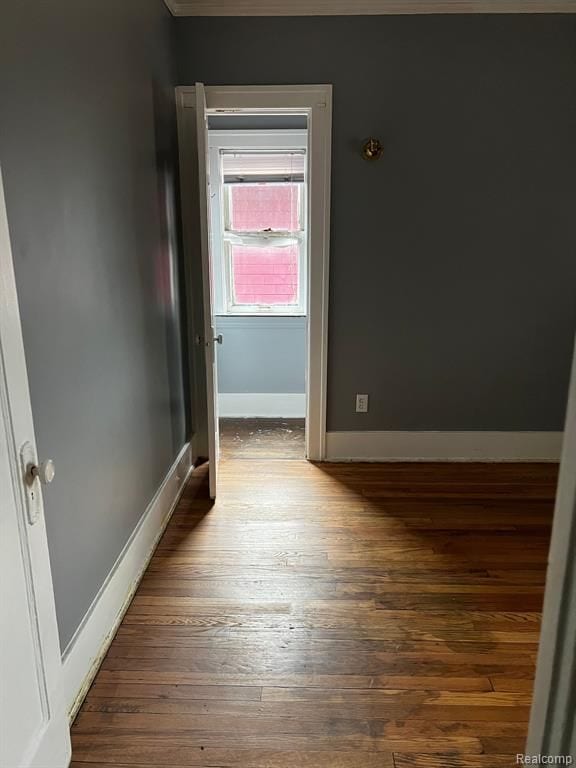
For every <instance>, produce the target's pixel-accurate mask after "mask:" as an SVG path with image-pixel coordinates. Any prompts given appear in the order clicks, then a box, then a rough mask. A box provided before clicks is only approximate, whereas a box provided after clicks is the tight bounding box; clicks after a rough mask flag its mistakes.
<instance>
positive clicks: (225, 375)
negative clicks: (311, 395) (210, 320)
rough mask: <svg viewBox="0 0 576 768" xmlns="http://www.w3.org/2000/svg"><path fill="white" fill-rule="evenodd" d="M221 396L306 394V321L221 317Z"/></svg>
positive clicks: (219, 360) (219, 318) (219, 368)
mask: <svg viewBox="0 0 576 768" xmlns="http://www.w3.org/2000/svg"><path fill="white" fill-rule="evenodd" d="M216 327H217V331H218V333H221V334H222V335H223V337H224V343H223V344H222V346H221V347H218V392H247V393H250V392H281V393H286V392H291V393H304V392H305V391H306V379H305V371H306V318H305V317H218V318H217V319H216Z"/></svg>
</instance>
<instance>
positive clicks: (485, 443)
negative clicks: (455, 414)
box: [326, 432, 562, 461]
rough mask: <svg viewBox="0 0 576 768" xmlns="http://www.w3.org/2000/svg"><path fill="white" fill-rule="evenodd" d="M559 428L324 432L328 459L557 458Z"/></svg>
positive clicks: (492, 459) (461, 459)
mask: <svg viewBox="0 0 576 768" xmlns="http://www.w3.org/2000/svg"><path fill="white" fill-rule="evenodd" d="M561 447H562V432H328V433H327V434H326V457H327V460H328V461H558V460H559V459H560V452H561Z"/></svg>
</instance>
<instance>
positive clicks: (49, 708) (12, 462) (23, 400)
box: [0, 168, 71, 768]
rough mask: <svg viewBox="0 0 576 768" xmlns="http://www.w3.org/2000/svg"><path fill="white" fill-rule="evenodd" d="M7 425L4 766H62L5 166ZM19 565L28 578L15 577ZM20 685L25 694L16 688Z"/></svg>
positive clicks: (0, 311) (49, 599)
mask: <svg viewBox="0 0 576 768" xmlns="http://www.w3.org/2000/svg"><path fill="white" fill-rule="evenodd" d="M0 420H1V422H2V425H1V427H0V452H1V454H2V455H1V459H0V461H1V462H2V465H3V467H2V469H3V470H4V469H5V470H6V471H7V474H8V476H9V477H10V481H9V482H8V483H6V485H7V486H8V487H4V485H3V486H2V487H1V488H0V502H1V507H2V511H1V515H2V537H3V543H4V545H5V546H6V547H9V556H8V557H7V558H5V557H4V555H5V553H6V551H2V553H1V558H0V559H1V561H2V567H1V568H0V579H2V584H3V585H5V586H6V587H7V589H4V587H3V589H2V595H1V598H0V599H1V614H2V615H1V617H0V618H1V620H2V623H3V622H5V621H6V620H8V621H10V622H11V626H10V630H9V632H8V631H5V627H4V624H3V626H2V629H1V631H2V633H3V635H2V638H3V641H4V642H2V643H0V645H1V646H2V648H1V652H2V654H3V658H4V660H5V661H6V660H7V659H10V661H9V662H8V663H10V664H11V669H12V670H13V672H14V673H15V677H14V678H10V679H8V680H7V679H3V680H2V686H3V688H4V690H3V692H2V701H1V702H0V718H2V729H1V734H0V763H2V765H6V764H7V763H6V760H9V761H10V763H11V764H12V765H13V764H14V762H15V761H17V762H18V764H19V765H22V766H27V768H39V766H42V768H61V767H62V766H64V765H68V763H69V760H70V754H71V747H70V734H69V729H68V723H67V720H66V715H65V712H64V706H63V701H62V695H61V683H62V662H61V658H60V643H59V641H58V624H57V621H56V609H55V604H54V588H53V583H52V573H51V568H50V557H49V551H48V541H47V537H46V521H45V516H44V505H43V499H42V487H41V485H40V483H39V482H38V481H36V486H37V487H36V488H35V494H36V505H37V512H38V515H37V517H36V519H35V522H33V523H30V522H29V517H28V512H27V509H26V507H27V503H26V499H27V497H28V495H29V492H30V491H29V488H28V486H27V483H25V481H24V477H23V472H22V469H23V468H22V466H21V464H20V456H21V454H20V452H21V448H22V446H23V444H24V443H28V444H29V445H30V447H31V450H32V454H33V456H34V461H35V463H38V457H37V449H36V436H35V429H34V419H33V414H32V405H31V401H30V390H29V385H28V372H27V369H26V355H25V349H24V341H23V338H22V324H21V318H20V308H19V304H18V292H17V288H16V277H15V274H14V261H13V256H12V244H11V241H10V232H9V226H8V214H7V210H6V202H5V197H4V183H3V179H2V171H1V168H0ZM42 458H43V459H46V458H48V457H47V456H46V457H42ZM4 465H5V466H4ZM10 486H11V487H10ZM18 549H19V554H20V558H18V554H17V550H18ZM12 556H13V557H14V559H12ZM18 559H20V564H21V567H22V574H21V576H22V580H20V579H17V578H16V574H15V573H14V569H15V568H18ZM11 601H13V602H14V604H15V603H19V605H20V606H22V605H23V604H24V605H25V606H26V611H25V613H26V614H27V615H26V617H25V618H24V617H23V616H22V614H20V613H19V612H15V611H13V610H12V608H13V605H12V604H11ZM12 633H13V634H12ZM26 635H28V637H26ZM26 640H28V641H29V643H30V646H31V647H30V646H28V643H27V642H26ZM20 646H21V648H22V653H21V654H20V653H17V654H15V653H14V649H15V648H17V647H20ZM24 668H26V669H27V670H30V669H31V668H32V669H34V673H35V675H34V677H35V679H36V686H37V687H36V688H35V689H34V688H33V685H34V684H33V683H32V681H31V680H29V679H24V677H22V676H21V675H20V674H19V673H20V672H21V671H22V670H23V669H24ZM2 672H4V669H2ZM15 681H16V682H15ZM18 685H19V693H20V696H17V692H16V691H15V690H14V687H15V686H18ZM17 700H18V701H17ZM36 707H38V711H37V709H36ZM24 709H26V710H28V711H29V713H30V724H31V725H32V728H33V732H32V733H29V734H28V736H29V741H28V743H26V744H22V743H16V741H15V740H14V741H12V740H13V739H16V735H15V733H14V732H13V731H12V728H13V724H14V720H13V718H14V717H22V711H21V710H24ZM5 758H6V759H5Z"/></svg>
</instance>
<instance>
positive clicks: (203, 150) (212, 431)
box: [195, 83, 222, 499]
mask: <svg viewBox="0 0 576 768" xmlns="http://www.w3.org/2000/svg"><path fill="white" fill-rule="evenodd" d="M195 93H196V137H197V138H196V140H197V145H198V182H199V193H198V194H199V203H200V242H201V248H202V285H203V302H204V344H205V355H206V397H207V401H208V461H209V475H210V497H211V498H212V499H214V498H216V485H217V481H218V454H219V444H220V440H219V436H218V389H217V382H218V378H217V373H216V344H217V343H218V344H222V336H216V322H215V318H214V276H213V273H212V272H213V270H212V253H211V250H212V249H211V229H210V175H209V173H208V168H209V167H210V166H209V161H208V117H207V114H206V92H205V90H204V86H203V84H202V83H196V86H195Z"/></svg>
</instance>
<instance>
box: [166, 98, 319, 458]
mask: <svg viewBox="0 0 576 768" xmlns="http://www.w3.org/2000/svg"><path fill="white" fill-rule="evenodd" d="M205 92H206V105H207V109H208V112H210V113H217V112H227V111H231V112H235V113H242V112H244V113H247V114H274V113H276V114H278V113H282V114H290V113H292V114H300V115H302V114H304V115H306V116H307V117H308V189H309V208H308V238H309V258H308V307H307V312H308V339H307V341H308V345H307V347H308V348H307V380H306V457H307V458H308V459H310V460H312V461H323V460H324V459H325V457H326V390H327V383H326V382H327V364H328V275H329V253H330V175H331V154H332V152H331V144H332V86H331V85H277V86H276V85H273V86H206V87H205ZM176 105H177V112H178V125H179V141H180V176H181V198H182V220H183V233H184V254H185V259H186V262H187V263H189V262H190V260H191V259H192V258H193V252H194V248H193V245H192V243H193V238H194V233H193V232H192V224H191V222H193V221H194V219H195V217H196V216H197V212H195V211H194V207H193V205H194V197H195V196H194V194H193V190H192V189H191V187H192V182H191V179H192V174H193V173H194V170H193V167H194V164H193V163H192V159H191V153H193V151H194V146H193V145H195V137H194V136H191V135H187V132H186V131H183V130H182V126H185V125H186V124H187V121H186V119H185V113H186V110H187V109H195V107H196V94H195V88H194V87H193V86H181V87H179V88H177V89H176ZM187 291H190V286H187ZM197 402H198V397H197Z"/></svg>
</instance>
